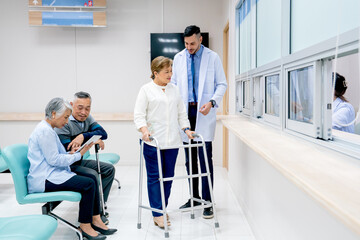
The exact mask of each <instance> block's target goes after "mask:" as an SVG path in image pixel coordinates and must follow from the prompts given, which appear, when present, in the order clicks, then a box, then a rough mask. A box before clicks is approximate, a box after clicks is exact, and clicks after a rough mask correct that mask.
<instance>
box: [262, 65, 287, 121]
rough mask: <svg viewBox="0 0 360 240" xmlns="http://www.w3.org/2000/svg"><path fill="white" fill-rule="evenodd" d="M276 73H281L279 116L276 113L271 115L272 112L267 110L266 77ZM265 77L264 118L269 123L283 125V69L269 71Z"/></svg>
mask: <svg viewBox="0 0 360 240" xmlns="http://www.w3.org/2000/svg"><path fill="white" fill-rule="evenodd" d="M275 75H279V116H274V115H271V114H267V113H266V112H265V110H266V77H271V76H275ZM263 78H264V82H263V84H264V108H263V111H264V112H263V118H264V120H265V121H266V122H269V123H272V124H274V125H277V126H280V125H281V119H282V116H283V108H282V106H283V101H282V99H283V97H282V96H283V91H282V87H283V86H282V85H283V84H282V81H281V79H282V74H281V70H280V69H279V70H276V71H271V72H268V73H266V74H264V75H263Z"/></svg>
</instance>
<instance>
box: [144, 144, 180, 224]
mask: <svg viewBox="0 0 360 240" xmlns="http://www.w3.org/2000/svg"><path fill="white" fill-rule="evenodd" d="M178 152H179V149H166V150H160V155H161V166H162V174H163V178H166V177H173V176H174V170H175V163H176V158H177V155H178ZM144 158H145V166H146V172H147V188H148V196H149V202H150V206H151V207H152V208H156V209H159V210H162V202H161V192H160V181H159V168H158V160H157V151H156V148H155V147H153V146H150V145H148V144H146V143H144ZM171 185H172V181H166V182H164V195H165V206H167V205H168V199H169V197H170V192H171ZM152 214H153V216H154V217H158V216H162V214H161V213H158V212H152Z"/></svg>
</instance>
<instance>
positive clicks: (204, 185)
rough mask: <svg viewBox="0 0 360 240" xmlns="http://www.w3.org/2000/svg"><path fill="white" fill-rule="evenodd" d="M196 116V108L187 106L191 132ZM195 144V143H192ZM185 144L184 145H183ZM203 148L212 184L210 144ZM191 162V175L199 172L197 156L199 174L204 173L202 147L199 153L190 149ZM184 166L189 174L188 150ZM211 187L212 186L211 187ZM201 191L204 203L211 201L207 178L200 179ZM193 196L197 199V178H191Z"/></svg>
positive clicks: (194, 125)
mask: <svg viewBox="0 0 360 240" xmlns="http://www.w3.org/2000/svg"><path fill="white" fill-rule="evenodd" d="M196 115H197V106H196V105H195V106H193V105H189V111H188V117H189V121H190V126H191V130H192V131H195V127H196ZM194 143H197V142H194ZM184 144H186V143H184ZM205 148H206V154H207V157H208V163H209V170H210V178H211V182H212V184H214V167H213V161H212V142H205ZM190 151H191V160H192V164H191V167H192V174H197V173H198V172H199V170H198V164H197V163H198V155H199V161H200V168H201V172H202V173H205V172H206V165H205V157H204V150H203V148H202V147H199V153H198V152H197V148H196V147H193V148H191V150H190ZM185 166H186V170H187V173H188V174H190V161H189V149H188V148H185ZM211 187H213V185H212V186H211ZM189 189H190V181H189ZM201 189H202V199H204V200H206V201H210V200H211V196H210V190H209V182H208V179H207V177H202V178H201ZM193 196H194V197H195V198H200V197H199V180H198V178H193Z"/></svg>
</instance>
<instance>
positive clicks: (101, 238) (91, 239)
mask: <svg viewBox="0 0 360 240" xmlns="http://www.w3.org/2000/svg"><path fill="white" fill-rule="evenodd" d="M81 233H82V235H83V237H86V238H87V239H88V240H104V239H106V236H104V235H101V234H100V233H99V234H98V235H97V236H96V237H93V236H90V235H89V234H87V233H86V232H84V231H83V230H81Z"/></svg>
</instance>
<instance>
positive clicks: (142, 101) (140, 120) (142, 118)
mask: <svg viewBox="0 0 360 240" xmlns="http://www.w3.org/2000/svg"><path fill="white" fill-rule="evenodd" d="M147 106H148V99H147V96H146V93H145V90H144V87H142V88H141V89H140V91H139V94H138V96H137V98H136V103H135V108H134V123H135V127H136V129H137V130H140V128H142V127H145V126H147V122H146V110H147Z"/></svg>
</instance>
